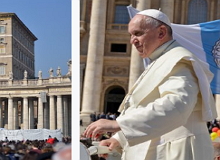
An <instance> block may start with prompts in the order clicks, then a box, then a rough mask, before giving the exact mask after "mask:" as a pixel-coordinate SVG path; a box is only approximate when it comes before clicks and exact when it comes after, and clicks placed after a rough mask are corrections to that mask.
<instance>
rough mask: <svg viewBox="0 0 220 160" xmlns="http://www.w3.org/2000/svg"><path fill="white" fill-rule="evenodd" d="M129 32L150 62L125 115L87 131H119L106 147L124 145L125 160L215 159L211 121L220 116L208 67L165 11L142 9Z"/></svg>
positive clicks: (130, 95) (131, 93) (122, 109)
mask: <svg viewBox="0 0 220 160" xmlns="http://www.w3.org/2000/svg"><path fill="white" fill-rule="evenodd" d="M128 32H129V33H130V35H131V38H130V43H131V44H133V45H134V46H135V47H136V49H137V50H138V52H139V55H140V56H141V57H142V58H149V60H150V63H149V65H148V67H147V68H146V70H145V71H144V72H143V73H142V75H141V76H140V77H139V79H138V80H137V81H136V83H135V84H134V86H133V87H132V88H131V89H130V91H129V92H128V94H127V95H126V96H125V98H124V100H123V102H122V103H121V105H120V107H119V111H120V112H121V114H120V116H119V117H118V118H117V119H116V120H115V121H113V120H106V119H101V120H98V121H96V122H94V123H91V124H90V125H89V126H88V127H87V128H86V130H85V132H84V135H85V136H86V137H90V136H92V137H95V136H96V135H97V134H100V133H104V132H115V134H114V135H113V136H112V137H111V138H110V139H107V140H103V141H101V142H100V145H102V146H108V147H109V149H110V150H113V149H115V148H116V147H117V148H119V147H120V148H121V149H122V159H123V160H212V159H213V158H214V152H213V147H212V143H211V139H210V136H209V133H208V129H207V126H206V122H207V121H210V120H212V119H215V118H216V116H217V114H216V110H215V103H214V99H213V95H212V93H211V90H210V82H211V80H212V77H213V75H212V73H211V72H210V71H209V69H208V65H207V64H206V63H204V62H202V61H200V60H199V59H198V58H197V57H195V56H194V55H193V54H192V53H191V52H189V51H188V50H187V49H185V48H183V47H182V46H181V45H180V44H178V43H177V42H176V41H175V40H174V39H173V38H172V29H171V25H170V20H169V18H168V17H167V16H166V15H165V14H164V13H162V12H161V11H159V10H155V9H148V10H144V11H141V12H138V13H137V14H136V15H135V16H134V17H133V18H132V19H131V21H130V22H129V26H128ZM100 156H101V157H105V158H106V157H107V155H106V154H103V155H100Z"/></svg>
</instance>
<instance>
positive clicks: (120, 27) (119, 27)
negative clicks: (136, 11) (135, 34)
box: [108, 24, 128, 30]
mask: <svg viewBox="0 0 220 160" xmlns="http://www.w3.org/2000/svg"><path fill="white" fill-rule="evenodd" d="M108 29H112V30H128V25H127V24H109V26H108Z"/></svg>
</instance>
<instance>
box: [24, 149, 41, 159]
mask: <svg viewBox="0 0 220 160" xmlns="http://www.w3.org/2000/svg"><path fill="white" fill-rule="evenodd" d="M38 156H39V153H37V152H35V151H29V152H28V153H26V154H25V155H24V157H23V158H22V159H21V160H37V157H38Z"/></svg>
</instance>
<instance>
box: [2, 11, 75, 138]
mask: <svg viewBox="0 0 220 160" xmlns="http://www.w3.org/2000/svg"><path fill="white" fill-rule="evenodd" d="M36 40H37V38H36V37H35V36H34V34H33V33H32V32H31V31H30V30H29V29H28V28H27V27H26V26H25V24H24V23H23V22H22V21H21V20H20V19H19V18H18V16H17V15H16V14H15V13H2V12H0V128H5V129H8V130H14V129H42V128H46V129H51V130H55V129H61V131H62V133H63V135H64V136H71V111H72V108H71V97H72V96H71V74H72V73H71V72H72V70H71V67H72V61H71V60H69V61H68V62H67V65H68V67H69V69H68V73H67V74H66V75H61V69H60V68H58V69H57V70H56V75H54V73H53V70H52V69H50V70H49V75H48V77H49V78H46V79H43V78H42V71H39V72H38V77H37V78H35V68H34V65H35V64H34V62H35V55H34V42H35V41H36Z"/></svg>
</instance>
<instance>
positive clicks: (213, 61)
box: [127, 6, 220, 94]
mask: <svg viewBox="0 0 220 160" xmlns="http://www.w3.org/2000/svg"><path fill="white" fill-rule="evenodd" d="M127 9H128V12H129V15H130V18H132V17H134V15H135V14H136V13H137V12H138V10H136V9H135V8H133V7H132V6H127ZM171 27H172V29H173V38H174V39H176V40H177V42H179V43H180V44H181V45H182V46H184V47H185V48H187V49H188V50H189V51H191V52H192V53H194V54H195V55H196V56H197V57H198V58H200V59H201V60H202V61H204V62H207V63H208V64H209V69H210V71H211V72H212V73H213V74H214V78H213V80H212V82H211V89H212V93H213V94H220V20H215V21H210V22H204V23H198V24H193V25H181V24H174V23H171Z"/></svg>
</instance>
